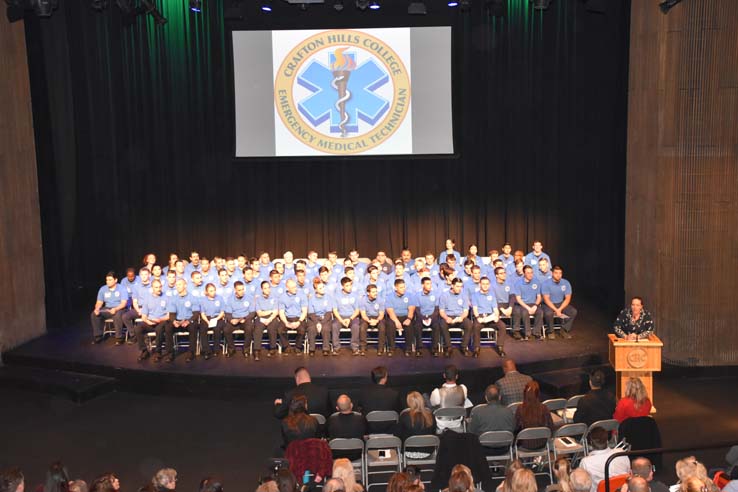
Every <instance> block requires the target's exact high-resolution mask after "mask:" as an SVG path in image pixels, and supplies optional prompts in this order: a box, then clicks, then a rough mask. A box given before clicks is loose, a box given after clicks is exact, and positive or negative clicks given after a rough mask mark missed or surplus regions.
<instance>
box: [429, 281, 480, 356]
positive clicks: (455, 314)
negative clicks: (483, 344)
mask: <svg viewBox="0 0 738 492" xmlns="http://www.w3.org/2000/svg"><path fill="white" fill-rule="evenodd" d="M462 289H463V282H462V281H461V279H459V278H455V279H453V280H452V281H451V290H450V291H448V292H446V293H444V294H443V295H441V299H440V301H439V303H438V314H439V315H440V318H441V319H440V324H441V330H443V331H446V330H448V329H449V328H461V329H462V332H463V337H462V342H461V353H462V354H463V355H464V356H466V357H469V356H470V355H472V353H471V352H470V351H469V343H470V342H471V341H472V331H473V330H474V323H472V322H471V320H470V319H469V301H468V300H467V299H466V298H465V297H464V294H463V292H462ZM474 335H475V336H474V339H473V344H474V351H475V352H476V351H477V349H478V348H479V334H478V333H475V334H474ZM452 351H453V349H452V348H449V351H448V353H449V354H450V353H451V352H452Z"/></svg>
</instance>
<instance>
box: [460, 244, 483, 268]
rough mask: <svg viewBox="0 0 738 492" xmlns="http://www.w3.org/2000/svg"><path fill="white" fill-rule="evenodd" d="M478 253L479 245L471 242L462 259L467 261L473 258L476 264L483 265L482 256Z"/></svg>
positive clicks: (463, 261)
mask: <svg viewBox="0 0 738 492" xmlns="http://www.w3.org/2000/svg"><path fill="white" fill-rule="evenodd" d="M477 253H479V248H477V245H476V244H470V245H469V248H468V249H467V250H466V255H465V256H464V257H463V258H462V259H461V262H462V263H465V262H466V260H471V261H473V262H474V264H475V265H479V266H482V258H481V257H480V256H479V255H478V254H477Z"/></svg>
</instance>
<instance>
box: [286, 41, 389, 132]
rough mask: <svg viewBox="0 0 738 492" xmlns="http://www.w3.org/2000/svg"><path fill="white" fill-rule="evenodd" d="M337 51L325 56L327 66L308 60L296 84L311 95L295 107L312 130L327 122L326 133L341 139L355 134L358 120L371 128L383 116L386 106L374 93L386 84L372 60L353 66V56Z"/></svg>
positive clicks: (317, 61)
mask: <svg viewBox="0 0 738 492" xmlns="http://www.w3.org/2000/svg"><path fill="white" fill-rule="evenodd" d="M347 49H348V48H345V47H341V48H338V49H336V50H335V51H333V52H332V53H329V61H330V64H329V66H326V65H325V64H323V63H322V62H321V61H319V60H318V59H317V58H314V59H312V60H310V62H309V63H308V65H307V67H306V68H305V70H303V71H302V72H301V73H300V74H299V75H298V77H297V83H298V84H299V85H300V86H302V87H304V88H306V89H307V90H309V91H310V92H311V94H310V95H309V96H307V97H306V98H304V99H303V100H301V101H299V102H298V104H297V107H298V110H299V111H300V114H302V115H303V116H304V117H305V119H307V120H308V121H309V122H310V124H312V125H313V126H314V127H317V126H318V125H320V124H322V123H323V122H325V121H326V120H330V132H331V133H339V134H340V135H341V136H342V137H345V136H347V135H348V134H349V133H358V132H359V120H362V121H364V122H366V123H368V124H369V125H371V126H374V125H376V124H377V122H378V121H379V120H380V119H381V118H382V117H383V116H384V115H385V114H386V113H387V111H388V110H389V107H390V102H389V101H388V100H386V99H385V98H384V97H382V96H380V95H378V94H377V93H376V92H375V91H376V90H377V89H379V88H381V87H382V86H384V85H385V84H387V83H388V82H389V80H390V78H389V74H388V73H387V72H386V70H384V68H383V67H382V66H381V65H379V64H378V63H377V62H376V61H375V60H374V59H373V58H369V59H368V60H365V61H364V62H362V63H361V64H360V65H358V66H357V62H356V52H351V51H348V52H347V51H346V50H347Z"/></svg>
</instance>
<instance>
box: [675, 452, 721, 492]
mask: <svg viewBox="0 0 738 492" xmlns="http://www.w3.org/2000/svg"><path fill="white" fill-rule="evenodd" d="M674 468H675V470H676V475H677V478H679V481H678V482H677V483H676V484H675V485H672V486H671V487H669V492H680V491H681V485H682V483H683V482H685V481H687V479H688V478H689V477H697V478H699V479H700V480H702V481H703V482H704V484H705V486H706V490H705V491H703V492H719V491H720V489H719V488H718V487H717V486H716V485H715V484H714V483H713V482H712V480H710V479H709V478H708V477H707V468H705V465H703V464H702V463H700V462H699V461H697V458H695V457H694V456H687V457H686V458H682V459H680V460H679V461H677V462H676V464H675V465H674Z"/></svg>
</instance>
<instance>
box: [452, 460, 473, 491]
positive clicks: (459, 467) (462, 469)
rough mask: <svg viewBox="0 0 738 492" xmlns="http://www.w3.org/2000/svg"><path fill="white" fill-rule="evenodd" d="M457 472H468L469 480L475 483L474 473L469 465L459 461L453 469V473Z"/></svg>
mask: <svg viewBox="0 0 738 492" xmlns="http://www.w3.org/2000/svg"><path fill="white" fill-rule="evenodd" d="M455 472H459V473H466V474H467V475H469V481H470V482H471V483H472V485H474V475H472V472H471V469H470V468H469V467H468V466H466V465H462V464H461V463H459V464H458V465H455V466H454V467H453V468H452V469H451V473H452V474H453V473H455ZM472 488H473V487H472Z"/></svg>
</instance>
